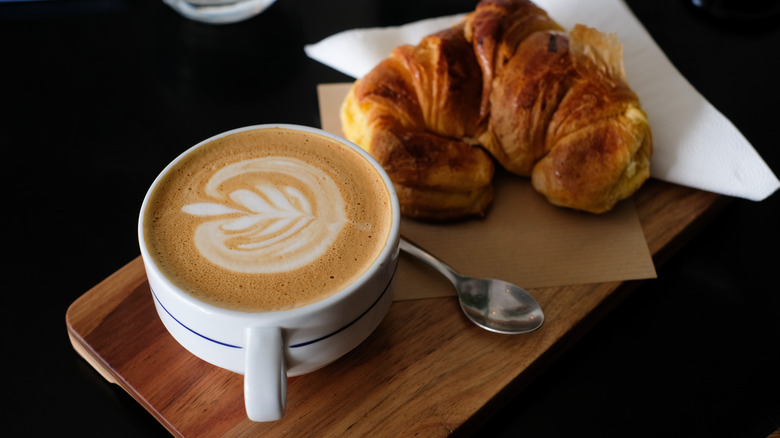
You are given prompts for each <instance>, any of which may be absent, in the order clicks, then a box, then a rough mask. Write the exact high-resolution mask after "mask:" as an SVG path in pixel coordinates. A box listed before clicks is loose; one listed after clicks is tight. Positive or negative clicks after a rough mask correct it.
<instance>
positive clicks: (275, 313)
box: [137, 123, 401, 319]
mask: <svg viewBox="0 0 780 438" xmlns="http://www.w3.org/2000/svg"><path fill="white" fill-rule="evenodd" d="M272 128H279V129H287V130H292V131H303V132H308V133H313V134H319V135H323V136H325V137H328V138H331V139H333V140H335V141H338V142H340V143H343V144H345V145H346V146H349V147H350V148H351V149H353V150H354V151H355V152H357V153H359V154H360V155H361V156H363V157H364V158H365V159H366V160H368V162H369V163H370V164H371V165H372V167H373V168H374V169H375V170H376V171H377V172H378V173H379V175H380V176H381V177H382V180H383V181H384V182H385V187H386V189H387V190H388V194H389V197H390V204H391V209H392V211H391V216H392V222H391V224H390V229H389V234H388V239H387V243H386V244H385V246H384V247H383V248H382V251H381V252H380V253H379V255H378V256H377V258H376V260H374V262H373V263H372V264H371V265H370V266H369V267H368V269H366V270H365V271H364V272H363V273H362V274H361V275H360V277H358V278H357V280H355V281H354V282H353V283H351V284H350V285H348V286H347V287H345V288H343V289H341V290H339V291H337V292H336V293H334V294H333V295H330V296H328V297H326V298H324V299H322V300H319V301H316V302H314V303H310V304H306V305H303V306H298V307H294V308H292V309H285V310H272V311H262V312H249V311H243V310H234V309H227V308H224V307H219V306H216V305H213V304H210V303H207V302H205V301H201V300H199V299H197V298H195V297H193V296H192V295H190V294H188V293H187V292H185V291H183V290H181V289H180V288H179V287H178V286H176V285H175V284H173V282H172V281H171V280H170V279H169V278H168V277H167V276H165V275H164V274H163V272H162V271H161V270H160V269H159V267H158V265H157V263H155V262H154V261H153V259H152V257H151V254H150V253H149V249H148V248H147V246H146V240H145V238H144V229H143V228H144V227H143V224H144V216H145V214H144V213H145V212H146V208H147V206H148V202H149V198H150V197H151V194H152V192H154V190H155V189H156V188H157V186H158V185H159V183H160V180H162V178H163V177H164V176H165V175H167V174H168V172H169V171H170V170H171V168H172V167H173V166H175V165H176V164H177V163H178V162H179V161H181V159H182V158H184V157H185V156H187V155H188V154H190V153H191V152H192V151H193V150H195V149H197V148H199V147H201V146H203V145H205V144H207V143H210V142H212V141H215V140H217V139H220V138H222V137H226V136H229V135H232V134H237V133H240V132H246V131H254V130H262V129H272ZM400 223H401V214H400V204H399V201H398V194H397V193H396V190H395V186H394V185H393V183H392V180H391V179H390V177H389V176H388V174H387V172H386V171H385V170H384V168H383V167H382V165H380V164H379V162H377V161H376V159H375V158H374V157H372V156H371V154H369V153H368V152H367V151H365V150H364V149H363V148H361V147H360V146H358V145H357V144H355V143H353V142H351V141H349V140H347V139H345V138H343V137H341V136H339V135H336V134H333V133H331V132H328V131H325V130H323V129H319V128H314V127H311V126H305V125H298V124H290V123H265V124H256V125H247V126H243V127H239V128H234V129H231V130H228V131H224V132H221V133H219V134H216V135H213V136H211V137H209V138H207V139H205V140H202V141H200V142H198V143H196V144H195V145H193V146H191V147H189V148H187V149H186V150H185V151H183V152H182V153H181V154H179V155H178V156H177V157H176V158H174V159H173V160H171V162H170V163H168V164H167V165H166V166H165V167H164V168H163V169H162V171H161V172H160V173H159V174H158V175H157V176H156V177H155V179H154V181H153V182H152V184H151V185H150V186H149V188H148V189H147V191H146V194H145V196H144V199H143V202H142V204H141V209H140V213H139V217H138V227H137V233H138V241H139V246H140V250H141V256H142V257H141V258H142V259H143V262H144V267H145V269H147V270H152V271H153V272H154V274H155V275H156V276H157V277H159V278H160V279H163V280H164V281H165V283H166V284H167V286H169V288H170V289H171V290H172V291H173V295H175V296H176V297H178V298H179V299H181V300H184V301H185V302H186V303H187V304H189V305H191V306H194V307H197V308H200V309H203V310H205V311H207V312H208V313H209V314H214V315H219V316H224V317H251V318H253V319H254V318H258V317H262V316H263V315H266V317H267V318H274V319H275V318H280V317H284V318H287V317H296V316H301V315H305V314H309V313H316V312H318V311H319V310H321V309H323V308H327V307H329V306H331V305H333V304H335V303H338V302H339V301H341V300H343V299H346V297H348V296H350V295H352V293H353V292H355V291H356V290H358V289H360V288H361V287H362V286H363V284H364V282H365V279H367V278H370V277H373V276H374V275H375V274H376V272H377V271H379V270H380V269H381V268H382V267H383V265H384V264H386V263H390V261H391V260H392V259H393V255H394V253H395V252H397V246H398V245H397V243H398V241H399V240H400V226H401V224H400ZM147 261H149V263H147ZM392 271H393V272H394V271H395V270H394V269H393V270H392ZM155 293H156V294H157V295H158V296H159V291H155Z"/></svg>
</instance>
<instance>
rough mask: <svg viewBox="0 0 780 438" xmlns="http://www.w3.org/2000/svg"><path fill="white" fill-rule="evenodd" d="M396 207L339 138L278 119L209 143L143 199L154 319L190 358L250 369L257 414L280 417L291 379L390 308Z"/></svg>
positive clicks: (347, 344) (248, 389)
mask: <svg viewBox="0 0 780 438" xmlns="http://www.w3.org/2000/svg"><path fill="white" fill-rule="evenodd" d="M399 211H400V210H399V205H398V198H397V195H396V193H395V190H394V189H393V185H392V182H391V181H390V179H389V177H388V176H387V174H386V173H385V171H384V170H383V169H382V166H381V165H379V164H378V163H377V162H376V161H375V160H374V159H373V158H372V157H371V156H370V155H369V154H368V153H366V152H365V151H364V150H362V149H361V148H360V147H358V146H356V145H355V144H353V143H350V142H349V141H347V140H344V139H343V138H340V137H338V136H336V135H333V134H330V133H328V132H325V131H322V130H319V129H315V128H310V127H304V126H297V125H285V124H279V125H256V126H249V127H244V128H239V129H235V130H232V131H228V132H225V133H222V134H219V135H216V136H214V137H211V138H209V139H207V140H205V141H203V142H201V143H198V144H197V145H195V146H193V147H192V148H190V149H188V150H187V151H185V152H184V153H182V154H181V155H180V156H179V157H177V158H176V159H175V160H174V161H173V162H171V163H170V164H169V165H168V166H167V167H166V168H165V169H164V170H163V171H162V172H161V173H160V175H159V176H158V177H157V178H156V179H155V181H154V183H153V184H152V186H151V187H150V189H149V191H148V192H147V194H146V197H145V198H144V201H143V204H142V208H141V213H140V217H139V221H138V238H139V243H140V247H141V256H142V258H143V262H144V267H145V270H146V274H147V278H148V280H149V286H150V288H151V291H152V299H153V301H154V304H155V307H156V309H157V313H158V315H159V317H160V319H161V321H162V322H163V325H164V326H165V327H166V329H167V330H168V332H170V334H171V335H172V336H173V338H174V339H175V340H176V341H178V343H179V344H181V345H182V346H183V347H184V348H185V349H187V350H189V351H190V352H191V353H192V354H194V355H195V356H197V357H199V358H201V359H203V360H205V361H207V362H209V363H211V364H213V365H216V366H218V367H221V368H224V369H227V370H230V371H233V372H236V373H240V374H243V375H244V398H245V404H246V411H247V416H248V417H249V418H250V419H251V420H253V421H273V420H278V419H280V418H281V417H282V416H283V414H284V411H285V406H286V390H287V389H286V382H287V377H290V376H296V375H300V374H305V373H309V372H312V371H315V370H317V369H319V368H322V367H324V366H326V365H328V364H330V363H332V362H334V361H335V360H337V359H339V358H340V357H341V356H343V355H344V354H346V353H347V352H349V351H351V350H352V349H354V348H355V347H357V346H358V345H359V344H360V343H362V342H363V341H364V340H365V339H366V338H367V337H368V336H369V335H370V334H371V333H372V332H373V331H374V330H375V329H376V327H377V326H378V325H379V323H380V322H381V321H382V319H383V318H384V316H385V315H386V314H387V311H388V309H389V307H390V304H391V302H392V299H393V285H394V278H395V271H396V267H397V264H398V254H399V247H398V245H399V227H400V213H399Z"/></svg>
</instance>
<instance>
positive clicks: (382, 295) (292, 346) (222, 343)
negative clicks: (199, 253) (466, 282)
mask: <svg viewBox="0 0 780 438" xmlns="http://www.w3.org/2000/svg"><path fill="white" fill-rule="evenodd" d="M396 269H397V266H396ZM394 276H395V273H393V276H391V277H390V281H389V282H388V283H387V285H386V286H385V289H384V290H383V291H382V293H381V294H379V297H378V298H377V299H376V300H375V301H374V302H373V303H372V304H371V305H370V306H369V307H368V308H367V309H366V310H365V311H364V312H363V313H361V314H360V315H359V316H358V317H357V318H355V319H354V320H352V321H351V322H349V323H348V324H346V325H345V326H343V327H341V328H339V329H338V330H336V331H334V332H332V333H329V334H327V335H325V336H322V337H319V338H317V339H312V340H311V341H306V342H300V343H298V344H294V345H290V347H289V348H300V347H305V346H307V345H311V344H315V343H317V342H320V341H322V340H325V339H327V338H329V337H331V336H334V335H336V334H338V333H340V332H342V331H344V330H346V329H347V328H349V327H350V326H352V325H353V324H355V323H356V322H358V321H359V320H360V319H361V318H363V317H364V316H366V314H367V313H368V312H369V311H371V309H373V308H374V307H375V306H376V305H377V303H379V301H380V300H381V299H382V297H384V296H385V294H386V293H387V291H388V290H390V284H391V283H392V281H393V280H392V279H393V277H394ZM150 289H151V286H150ZM152 295H153V296H154V299H155V300H156V301H157V304H159V305H160V307H161V308H162V309H163V310H165V313H167V314H168V315H169V316H170V317H171V318H173V320H174V321H176V322H177V323H179V325H181V326H182V327H184V328H185V329H187V330H189V331H190V332H192V333H193V334H195V335H198V336H200V337H201V338H203V339H205V340H207V341H210V342H213V343H215V344H218V345H222V346H224V347H229V348H243V347H241V346H240V345H232V344H227V343H225V342H220V341H217V340H216V339H212V338H209V337H208V336H204V335H202V334H200V333H198V332H196V331H195V330H193V329H191V328H189V327H187V326H186V325H185V324H184V323H182V322H181V321H179V320H178V319H176V317H175V316H173V314H172V313H171V312H169V311H168V309H166V308H165V306H164V305H163V303H162V302H160V299H159V298H158V297H157V294H155V293H154V290H152Z"/></svg>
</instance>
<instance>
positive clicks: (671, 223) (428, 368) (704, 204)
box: [66, 180, 728, 437]
mask: <svg viewBox="0 0 780 438" xmlns="http://www.w3.org/2000/svg"><path fill="white" fill-rule="evenodd" d="M727 200H728V198H725V197H722V196H720V195H716V194H712V193H708V192H702V191H699V190H694V189H690V188H685V187H680V186H676V185H672V184H668V183H663V182H660V181H656V180H651V181H648V182H647V183H646V184H645V185H644V186H643V187H642V188H641V189H640V191H639V192H638V193H636V194H635V195H634V197H633V199H632V201H633V202H634V204H635V207H636V210H637V214H638V216H639V219H640V221H641V223H642V228H643V231H644V233H645V236H646V238H647V242H648V247H649V249H650V251H651V253H652V254H653V259H654V262H655V263H656V266H659V265H660V264H662V263H663V262H664V261H665V260H666V259H667V258H668V257H669V256H670V255H671V254H672V253H674V252H675V250H676V249H677V248H679V247H680V246H681V245H682V244H683V243H684V242H685V241H687V239H688V238H689V237H690V236H691V235H692V232H693V231H695V230H697V229H698V228H699V226H700V225H701V224H702V223H703V222H704V220H705V219H707V218H709V217H711V216H712V214H713V213H715V212H717V211H719V210H720V208H721V207H722V206H724V205H725V204H726V201H727ZM637 284H638V282H636V281H632V282H608V283H596V284H584V285H575V286H565V287H551V288H537V289H532V290H530V292H531V293H532V294H533V295H534V296H535V297H536V298H537V300H538V301H539V303H540V304H541V305H542V308H543V309H544V312H545V316H546V320H545V324H544V326H543V327H542V328H540V329H539V330H537V331H536V332H533V333H530V334H526V335H500V334H495V333H491V332H488V331H485V330H483V329H480V328H478V327H476V326H474V325H473V324H471V323H470V322H468V321H467V319H466V318H465V317H464V316H463V314H462V313H461V311H460V309H459V307H458V303H457V300H456V299H455V298H454V297H446V298H432V299H421V300H410V301H396V302H394V303H393V305H392V307H391V309H390V312H389V314H388V315H387V317H386V319H385V320H384V321H383V322H382V324H381V325H380V326H379V328H378V329H377V331H376V332H374V333H373V334H372V335H371V336H370V337H369V339H368V340H366V341H365V342H364V343H363V344H361V345H360V346H359V347H358V348H357V349H356V350H353V351H352V352H350V353H349V354H347V355H346V356H344V357H343V358H341V359H339V360H338V361H336V362H335V363H333V364H331V365H329V366H327V367H325V368H323V369H321V370H318V371H316V372H313V373H310V374H306V375H303V376H299V377H295V378H291V379H290V380H289V383H288V398H287V413H286V415H285V417H284V418H283V419H282V420H280V421H277V422H272V423H254V422H251V421H250V420H248V419H247V418H246V415H245V411H244V405H243V377H242V376H241V375H239V374H234V373H231V372H229V371H225V370H222V369H219V368H217V367H214V366H212V365H209V364H207V363H206V362H203V361H201V360H200V359H198V358H196V357H195V356H193V355H191V354H190V353H189V352H187V351H186V350H184V349H183V348H182V347H181V346H179V344H178V343H176V341H175V340H174V339H173V338H172V337H171V336H170V335H169V334H168V332H167V331H166V330H165V328H164V327H163V325H162V323H161V322H160V320H159V318H158V317H157V314H156V312H155V309H154V306H153V302H152V298H151V294H150V291H149V286H148V284H147V282H146V276H145V273H144V269H143V263H142V261H141V259H140V257H139V258H136V259H135V260H133V261H132V262H130V263H129V264H128V265H126V266H125V267H123V268H122V269H120V270H119V271H117V272H116V273H114V274H113V275H111V276H110V277H108V278H107V279H105V280H104V281H102V282H101V283H100V284H98V285H97V286H95V287H94V288H92V289H91V290H89V291H88V292H86V293H85V294H84V295H83V296H82V297H80V298H79V299H78V300H77V301H75V302H74V303H73V304H72V305H71V307H70V308H69V309H68V312H67V315H66V322H67V328H68V333H69V335H70V337H71V341H72V343H73V346H74V348H75V349H76V350H77V351H78V353H79V354H81V355H82V356H83V357H84V358H85V359H86V360H87V361H89V362H90V363H91V364H92V366H94V368H95V369H96V370H97V371H98V372H100V373H101V374H102V375H103V376H104V377H105V378H106V379H108V380H109V381H110V382H113V383H116V384H118V385H120V386H121V387H122V388H124V389H125V390H126V391H127V392H128V393H129V394H130V395H132V396H133V397H134V398H135V399H136V400H137V401H138V402H139V403H140V404H141V405H143V406H144V407H145V408H146V409H147V410H148V411H149V412H150V413H151V414H152V415H154V416H155V417H156V418H157V419H158V420H159V421H160V422H161V423H162V424H163V425H164V426H165V427H166V428H167V429H168V430H169V431H170V432H171V433H172V434H173V435H176V436H185V437H199V436H209V437H212V436H225V435H227V436H240V435H249V434H252V435H260V434H268V436H292V437H305V436H345V437H348V436H356V437H364V436H372V437H380V436H390V437H396V436H427V437H435V436H448V435H451V434H452V433H453V432H454V431H459V432H468V430H470V429H471V428H473V427H476V426H478V425H479V424H480V423H481V422H482V420H483V419H485V418H487V414H488V413H489V411H490V410H491V409H492V408H495V407H498V406H500V405H501V404H502V403H503V402H504V401H506V400H508V399H509V398H510V397H511V396H513V395H515V394H516V393H517V392H518V391H520V390H521V389H522V388H523V387H524V386H525V385H526V384H527V383H529V382H530V381H531V379H533V377H534V376H535V375H537V374H538V373H539V372H540V371H541V370H543V369H544V367H545V366H547V365H549V364H550V363H551V362H552V361H553V360H554V359H555V358H556V357H558V356H559V355H560V353H562V352H563V351H564V350H565V349H566V347H567V346H569V345H571V344H572V343H573V342H574V341H576V340H577V339H579V338H580V337H581V336H582V335H583V334H584V333H585V332H586V331H587V329H589V328H590V327H591V326H592V325H593V324H594V323H595V322H597V321H598V320H599V319H600V318H601V317H603V316H604V315H605V314H606V313H607V312H608V311H609V310H611V309H612V308H613V307H614V305H615V304H617V303H618V302H619V301H620V300H621V299H622V298H624V297H625V296H626V295H627V293H629V292H630V291H631V290H632V289H634V287H635V286H636V285H637Z"/></svg>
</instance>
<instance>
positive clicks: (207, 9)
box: [163, 0, 276, 24]
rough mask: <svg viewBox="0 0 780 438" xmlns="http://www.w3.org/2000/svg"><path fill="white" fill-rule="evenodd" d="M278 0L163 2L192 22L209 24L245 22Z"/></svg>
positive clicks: (175, 0)
mask: <svg viewBox="0 0 780 438" xmlns="http://www.w3.org/2000/svg"><path fill="white" fill-rule="evenodd" d="M275 1H276V0H163V2H165V4H167V5H168V6H170V7H171V8H172V9H173V10H175V11H176V12H178V13H179V14H181V15H182V16H184V17H186V18H189V19H190V20H195V21H200V22H203V23H209V24H231V23H237V22H239V21H244V20H247V19H249V18H252V17H254V16H255V15H257V14H259V13H261V12H263V11H264V10H266V9H267V8H268V7H269V6H271V4H273V3H274V2H275Z"/></svg>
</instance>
